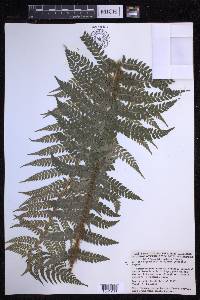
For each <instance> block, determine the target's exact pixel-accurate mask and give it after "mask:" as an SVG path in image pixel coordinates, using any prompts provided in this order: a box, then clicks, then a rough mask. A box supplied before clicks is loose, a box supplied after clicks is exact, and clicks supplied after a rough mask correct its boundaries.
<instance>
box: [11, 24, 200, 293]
mask: <svg viewBox="0 0 200 300" xmlns="http://www.w3.org/2000/svg"><path fill="white" fill-rule="evenodd" d="M102 25H104V26H105V28H104V29H105V31H106V32H107V33H108V34H109V36H110V42H109V44H108V46H107V48H105V52H106V54H107V55H108V56H110V57H111V58H113V59H116V60H119V59H121V58H122V55H123V54H125V55H126V56H127V57H130V58H134V59H138V60H141V61H143V62H145V63H146V64H148V65H149V66H150V67H152V59H153V74H154V78H159V79H161V78H171V76H172V75H173V76H175V75H176V76H175V77H174V78H178V79H177V80H176V82H175V83H173V88H174V89H185V90H188V91H187V92H186V93H184V94H183V95H182V96H181V99H180V100H179V101H178V102H177V103H176V104H175V105H174V106H173V108H171V109H170V110H169V112H166V113H165V118H166V120H167V123H168V124H169V126H170V127H175V129H174V130H172V132H170V133H169V135H168V136H167V137H165V138H163V139H162V140H158V142H157V146H158V150H157V149H156V148H153V149H152V150H153V154H152V155H150V154H149V153H148V152H147V151H146V150H144V148H142V147H141V146H140V145H138V144H136V143H133V142H132V141H130V140H129V139H128V138H125V137H123V136H119V139H120V142H121V144H122V145H124V147H126V148H127V149H128V151H129V152H130V153H132V154H133V155H134V157H135V158H136V160H137V162H138V164H139V166H140V168H141V170H142V172H143V174H144V176H145V179H143V178H142V177H141V176H138V174H137V173H136V172H134V170H131V169H130V168H129V167H128V166H127V165H125V164H124V163H123V162H120V161H117V163H116V171H115V172H114V173H113V176H114V177H115V178H116V179H118V180H119V181H121V182H122V183H124V185H126V186H127V187H129V188H130V189H132V190H134V191H135V192H136V193H137V194H139V195H140V196H141V198H142V199H143V200H144V201H131V200H126V199H124V198H122V207H121V211H120V215H121V219H120V222H119V223H118V224H117V225H116V226H115V227H113V228H112V229H108V231H107V233H108V235H110V237H111V238H113V239H114V240H117V241H119V244H117V245H113V246H111V247H107V248H106V247H103V248H102V252H103V254H104V255H105V256H108V257H110V261H106V262H103V263H99V264H87V263H84V262H79V263H77V264H76V266H75V274H76V275H77V276H78V277H79V278H81V279H84V280H85V281H86V282H87V284H88V285H89V287H88V288H87V287H85V286H75V285H66V284H54V285H52V284H50V283H47V284H46V283H45V284H44V285H42V284H40V283H39V282H37V281H36V280H35V279H34V278H33V277H31V276H30V275H28V274H26V275H24V276H21V275H20V274H22V273H23V272H24V270H25V267H26V264H25V262H24V261H23V259H21V257H19V256H18V255H17V254H14V253H12V252H9V251H6V275H5V287H6V294H96V293H99V289H100V287H101V284H110V283H113V284H120V286H121V287H123V288H122V289H121V292H122V293H125V294H126V293H131V270H132V268H131V265H130V263H131V255H132V253H133V252H135V251H145V252H152V251H157V252H159V251H169V252H177V251H184V252H190V253H192V254H194V252H195V229H194V174H193V171H194V145H193V144H194V113H193V112H194V95H193V77H192V68H193V66H192V64H191V63H192V61H191V60H190V59H189V60H188V57H187V55H186V57H185V56H184V55H185V54H183V56H182V58H183V59H185V60H184V62H185V63H186V62H187V64H184V65H181V64H179V61H177V57H176V50H177V47H178V46H176V45H174V43H177V42H176V41H175V42H173V44H172V46H171V47H172V48H173V49H172V51H173V53H174V55H175V58H173V59H172V60H171V58H170V51H171V50H170V49H171V48H170V37H171V38H172V39H173V38H176V37H178V38H180V37H181V38H187V39H188V38H192V25H191V24H189V26H188V25H187V24H177V25H176V24H150V23H149V24H148V23H145V24H142V23H139V24H137V23H134V24H132V23H128V24H119V23H117V24H114V23H108V24H107V23H105V24H102V23H100V24H97V23H95V24H90V23H87V24H84V23H79V24H71V25H58V24H54V25H53V24H51V25H50V24H48V25H47V24H40V25H39V24H14V23H13V24H6V26H5V42H6V45H5V64H6V65H5V239H6V240H9V239H11V238H13V237H14V236H16V235H18V234H19V229H18V228H12V229H11V228H10V226H11V225H13V222H14V221H13V210H15V209H17V208H18V206H19V205H20V204H21V203H22V202H23V201H24V200H25V198H24V196H23V195H22V194H19V192H20V191H23V190H26V189H29V188H30V189H31V188H35V185H34V184H35V183H32V184H29V185H28V186H27V185H25V184H26V183H20V184H19V182H20V181H21V180H24V179H25V178H27V177H29V176H31V175H32V174H33V172H34V170H33V169H32V168H29V167H27V168H20V166H21V165H23V164H24V163H26V162H29V161H30V156H27V153H31V152H33V151H36V150H37V149H40V148H41V145H38V144H37V143H31V142H30V140H29V138H37V137H38V136H37V134H38V133H36V132H34V131H35V130H37V129H39V128H41V127H44V126H46V125H48V120H47V118H45V119H43V118H42V117H41V115H40V114H41V113H44V112H47V111H48V110H51V109H52V108H54V107H55V106H56V100H55V99H54V98H53V97H47V96H46V95H47V94H48V93H49V91H52V90H53V89H55V88H56V87H57V82H56V80H55V78H54V76H55V75H56V76H57V77H58V78H60V79H61V80H64V81H67V80H68V79H69V78H70V76H71V73H70V72H69V70H68V66H67V63H66V57H65V53H64V47H63V44H65V45H66V46H67V47H69V49H74V50H75V51H78V52H79V53H81V54H83V55H86V56H88V58H90V56H89V55H90V54H89V53H88V51H87V49H86V47H84V46H83V44H82V42H81V41H80V36H81V35H82V34H83V32H84V31H85V30H86V31H87V32H89V33H91V32H92V31H93V30H94V26H102ZM183 25H184V27H183ZM158 26H159V28H158ZM183 28H185V29H184V30H183ZM183 32H184V36H181V34H183ZM172 33H173V34H172ZM156 40H157V42H158V41H159V47H157V46H155V41H156ZM181 43H182V42H181ZM152 45H153V56H152ZM174 47H175V49H174ZM186 47H188V46H187V45H186ZM190 51H191V48H190ZM174 59H175V62H176V63H177V65H176V67H175V69H173V65H171V62H174ZM177 66H178V67H177ZM181 68H183V69H184V70H182V71H181V72H182V74H184V77H183V76H181V77H179V75H180V70H181ZM176 72H177V73H176ZM36 144H37V145H36ZM20 230H21V232H22V233H24V232H23V230H22V229H20ZM99 250H101V249H99ZM99 252H100V251H99ZM192 267H193V271H192V274H193V278H192V284H191V290H190V292H189V294H191V295H194V294H195V293H196V291H195V279H194V278H195V276H194V269H195V266H194V264H193V265H192ZM190 282H191V281H190ZM175 293H176V292H175ZM181 293H182V294H184V291H182V292H181Z"/></svg>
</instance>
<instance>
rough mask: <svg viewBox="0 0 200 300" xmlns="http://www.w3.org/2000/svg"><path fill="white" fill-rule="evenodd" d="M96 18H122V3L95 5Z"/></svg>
mask: <svg viewBox="0 0 200 300" xmlns="http://www.w3.org/2000/svg"><path fill="white" fill-rule="evenodd" d="M97 18H108V19H109V18H111V19H112V18H123V5H97Z"/></svg>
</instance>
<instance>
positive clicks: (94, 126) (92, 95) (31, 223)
mask: <svg viewBox="0 0 200 300" xmlns="http://www.w3.org/2000/svg"><path fill="white" fill-rule="evenodd" d="M81 40H82V42H83V43H84V44H85V46H86V48H87V49H88V50H89V51H90V53H91V54H92V55H93V57H94V62H91V61H90V60H89V59H87V58H86V57H84V56H83V55H80V54H79V53H77V52H75V51H71V50H69V49H68V48H67V47H66V48H65V53H66V57H67V62H68V66H69V69H70V70H71V73H72V75H73V77H72V78H71V79H70V80H69V81H68V82H65V81H61V80H60V79H58V78H57V77H55V78H56V80H57V83H58V87H57V88H56V89H55V90H54V91H52V92H51V93H50V95H51V96H54V97H55V100H56V103H57V105H56V107H55V109H53V110H52V111H48V112H47V113H46V114H45V117H47V116H53V117H54V119H55V122H54V123H53V124H51V125H48V126H46V127H44V128H42V129H39V130H38V131H40V132H41V131H42V132H43V131H44V132H48V133H45V135H44V136H42V137H40V138H38V139H35V140H33V141H34V142H37V143H46V144H49V145H46V147H44V148H42V149H41V150H39V151H37V152H35V153H31V154H30V155H34V156H36V157H38V158H37V159H35V160H33V161H31V162H30V163H28V164H26V165H25V166H36V167H41V168H42V171H41V172H39V173H36V174H34V175H32V176H31V177H29V178H27V179H26V180H25V181H24V182H30V181H42V180H44V181H45V180H48V179H51V183H49V182H47V183H46V185H44V186H42V187H40V188H36V189H34V190H31V191H26V192H23V194H25V195H26V196H28V199H26V201H25V202H24V203H22V204H21V205H20V207H19V209H17V210H16V215H15V218H16V220H17V224H15V225H14V226H12V227H21V228H25V229H28V230H29V231H31V232H32V234H31V235H30V236H27V235H24V236H18V237H15V238H13V239H11V240H9V241H8V242H7V243H8V246H7V248H6V249H7V250H10V251H13V252H16V253H18V254H20V255H21V256H22V257H24V258H25V259H26V263H27V267H26V270H25V272H24V273H23V274H25V273H27V272H29V273H30V274H31V275H32V276H33V277H34V278H35V279H36V280H39V281H40V282H44V281H46V282H51V283H58V282H62V283H71V284H78V285H82V284H84V283H82V282H81V281H80V280H79V279H78V278H77V277H76V276H75V275H74V274H73V266H74V264H75V263H76V261H77V260H81V261H85V262H90V263H97V262H104V261H107V260H109V258H107V257H105V256H104V255H103V254H99V253H92V252H90V251H87V250H84V249H82V245H81V241H85V242H87V243H92V244H95V245H98V246H99V245H106V246H109V245H114V244H117V243H118V242H117V241H114V240H113V239H111V238H109V237H104V236H102V235H100V234H98V233H96V232H95V231H94V229H95V227H97V228H103V229H108V228H110V227H111V226H114V225H115V224H116V223H117V222H119V217H120V215H119V210H120V199H121V197H125V198H128V199H132V200H141V199H140V197H139V196H138V195H136V194H135V193H134V192H132V191H131V190H129V189H128V188H127V187H125V186H124V185H123V184H122V183H120V182H119V181H117V180H116V179H114V178H112V177H111V176H110V175H109V171H111V170H115V161H116V160H117V159H118V158H119V159H122V160H123V161H125V162H126V163H127V164H129V165H130V166H131V167H132V168H133V169H135V171H136V172H138V173H139V174H140V175H141V176H143V175H142V173H141V171H140V169H139V166H138V164H137V162H136V160H135V158H134V157H133V156H132V155H131V154H130V153H129V152H128V151H127V150H126V149H125V148H124V147H123V146H122V145H120V143H119V141H118V133H121V134H123V135H125V136H126V137H128V138H130V139H132V140H133V141H135V142H136V143H138V144H140V145H141V146H143V147H145V148H146V149H147V150H148V151H149V152H150V153H151V149H150V145H151V144H152V145H154V146H155V143H154V140H155V139H160V138H162V137H164V136H165V135H167V134H168V133H169V132H170V131H171V130H172V129H173V128H170V129H161V128H160V124H161V123H164V125H166V126H167V124H166V122H165V120H164V118H163V116H162V113H164V112H165V111H167V110H168V109H169V108H170V107H172V106H173V105H174V104H175V103H176V101H177V99H179V97H180V95H181V94H182V93H183V90H173V89H171V88H170V85H171V83H172V82H173V80H153V79H152V73H151V69H150V68H149V67H148V66H147V65H146V64H145V63H143V62H140V61H138V60H135V59H131V58H129V59H127V58H126V57H125V56H123V57H122V59H121V60H119V61H114V60H113V59H110V58H108V57H107V55H105V53H104V51H103V49H102V48H101V46H99V45H98V44H97V43H96V42H95V41H94V40H93V39H92V37H91V36H90V35H89V34H88V33H86V32H84V34H83V35H82V36H81ZM44 168H45V169H44ZM53 178H55V180H54V181H53ZM108 202H110V203H109V204H108ZM111 207H112V208H111ZM91 225H93V226H91ZM84 285H86V284H84Z"/></svg>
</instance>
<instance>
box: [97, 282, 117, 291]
mask: <svg viewBox="0 0 200 300" xmlns="http://www.w3.org/2000/svg"><path fill="white" fill-rule="evenodd" d="M118 286H119V284H113V283H109V284H108V283H102V284H101V290H102V292H103V293H117V292H118Z"/></svg>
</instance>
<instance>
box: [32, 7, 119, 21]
mask: <svg viewBox="0 0 200 300" xmlns="http://www.w3.org/2000/svg"><path fill="white" fill-rule="evenodd" d="M97 18H123V5H29V19H38V20H49V19H52V20H55V19H97Z"/></svg>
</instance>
